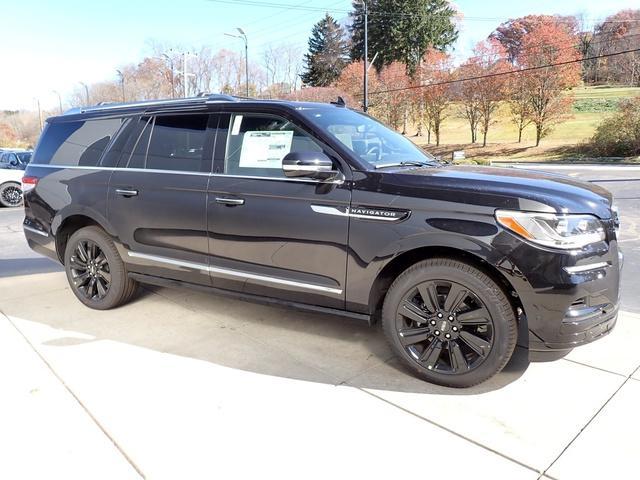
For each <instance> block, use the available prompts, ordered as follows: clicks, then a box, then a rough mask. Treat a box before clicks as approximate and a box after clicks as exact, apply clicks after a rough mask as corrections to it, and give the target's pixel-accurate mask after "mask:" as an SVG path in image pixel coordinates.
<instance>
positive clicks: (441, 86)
mask: <svg viewBox="0 0 640 480" xmlns="http://www.w3.org/2000/svg"><path fill="white" fill-rule="evenodd" d="M450 80H452V75H451V59H450V57H449V55H447V54H446V53H443V52H439V51H437V50H434V49H431V50H429V51H428V52H427V53H426V55H425V56H424V57H423V59H422V61H421V62H420V64H419V66H418V70H417V71H416V75H415V76H414V82H416V85H415V86H416V88H413V89H411V90H409V93H410V94H411V97H410V98H411V103H412V105H413V108H412V110H413V112H414V114H413V116H414V121H417V123H418V128H419V129H421V128H422V126H423V125H424V127H426V128H427V135H428V137H427V142H430V141H431V133H433V135H434V136H435V138H436V145H440V131H441V127H442V122H443V121H444V120H445V119H446V118H447V109H448V107H449V104H450V102H451V100H452V95H453V92H452V88H451V83H449V82H450Z"/></svg>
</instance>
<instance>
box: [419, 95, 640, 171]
mask: <svg viewBox="0 0 640 480" xmlns="http://www.w3.org/2000/svg"><path fill="white" fill-rule="evenodd" d="M568 95H571V96H572V97H573V99H574V104H573V108H572V111H571V113H570V114H569V115H568V117H567V119H566V120H565V121H563V122H562V123H560V124H558V125H556V126H555V127H554V129H553V132H552V133H551V134H550V135H549V136H547V137H546V138H544V139H542V142H541V145H540V146H539V147H534V144H535V131H534V127H533V126H528V127H527V128H526V129H525V131H524V133H523V139H522V143H518V142H517V140H518V132H517V129H516V127H515V125H513V123H511V122H510V119H509V110H508V107H507V105H504V106H501V108H500V110H499V111H498V113H497V115H496V117H495V119H496V122H495V124H493V125H492V126H491V128H490V129H489V135H488V137H487V142H488V145H487V147H486V148H482V147H481V146H480V145H478V144H476V145H471V144H470V143H469V142H470V139H471V134H470V132H469V126H468V124H467V122H466V121H465V120H463V119H461V118H457V117H456V112H455V107H452V108H451V111H450V112H449V116H448V118H447V119H446V120H445V121H444V123H443V125H442V134H441V138H440V147H438V148H436V147H435V146H433V145H427V144H426V143H427V139H426V137H412V140H413V141H414V142H416V143H418V144H419V145H423V146H424V147H425V148H426V149H427V150H428V151H430V152H432V153H434V154H437V155H443V156H448V155H450V152H451V151H453V150H465V152H466V156H467V158H472V159H474V160H478V161H483V162H484V161H488V160H492V161H510V160H516V161H526V160H532V161H543V160H563V159H569V158H572V159H573V158H581V157H583V156H584V154H583V153H581V149H580V146H581V145H583V144H584V143H585V142H586V141H588V140H589V139H590V138H591V136H592V135H593V134H594V132H595V131H596V128H597V126H598V125H599V124H600V122H601V121H602V120H603V119H604V118H606V117H607V116H610V115H611V114H612V113H614V112H615V111H616V110H617V106H618V103H619V102H620V101H621V100H623V99H625V98H631V97H634V96H640V88H638V87H607V86H597V87H580V88H575V89H573V90H571V91H570V92H568ZM413 133H414V131H411V130H410V131H409V135H412V134H413ZM432 140H433V139H432Z"/></svg>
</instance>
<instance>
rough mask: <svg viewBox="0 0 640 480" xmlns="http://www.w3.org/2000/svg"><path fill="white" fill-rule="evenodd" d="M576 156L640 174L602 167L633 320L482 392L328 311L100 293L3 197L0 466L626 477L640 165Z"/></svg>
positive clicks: (519, 361) (636, 393)
mask: <svg viewBox="0 0 640 480" xmlns="http://www.w3.org/2000/svg"><path fill="white" fill-rule="evenodd" d="M563 173H570V174H572V175H574V176H578V177H580V178H585V179H596V180H616V179H619V178H621V179H623V180H625V181H610V182H603V183H602V185H603V186H605V187H607V188H609V189H611V190H612V191H614V193H615V194H616V197H617V199H618V200H617V203H618V204H619V206H620V211H621V216H622V222H623V228H622V233H621V244H622V245H623V250H624V252H625V254H626V262H625V270H624V274H623V300H622V309H623V313H622V314H621V316H620V319H619V322H618V325H617V327H616V329H615V330H614V331H613V333H612V334H611V335H609V336H608V337H606V338H604V339H602V340H600V341H598V342H596V343H594V344H592V345H588V346H585V347H581V348H579V349H576V350H574V351H573V352H571V353H570V354H569V355H568V356H566V357H564V358H561V359H558V360H556V361H553V362H532V361H530V359H529V356H528V353H527V352H526V350H524V349H518V350H517V352H516V355H515V356H514V358H513V360H512V361H511V363H510V364H509V365H508V366H507V368H506V369H505V371H504V372H502V373H501V374H500V375H498V376H497V377H495V378H494V379H493V380H491V381H490V382H488V383H487V384H484V385H481V386H479V387H476V388H474V389H469V390H453V389H446V388H442V387H437V386H433V385H430V384H426V383H423V382H421V381H418V380H416V379H415V378H413V377H411V376H410V375H408V374H407V373H406V372H405V371H404V370H403V369H402V367H401V366H400V365H399V363H398V362H397V361H396V360H395V359H394V358H393V357H392V355H391V352H390V350H389V349H388V347H387V346H386V344H385V343H384V340H383V339H382V335H381V333H380V332H378V331H377V329H375V328H374V329H369V328H367V327H363V326H361V325H359V324H355V323H350V322H348V321H344V320H342V319H339V318H334V317H330V316H324V315H314V314H309V313H300V312H297V311H291V310H287V309H283V308H276V307H266V306H261V305H255V304H251V303H246V302H241V301H238V300H232V299H228V298H222V297H217V296H213V295H208V294H203V293H198V292H192V291H188V290H169V289H161V288H146V289H144V290H143V291H142V292H141V294H140V295H139V296H138V297H137V299H136V300H135V301H134V302H133V303H131V304H130V305H127V306H125V307H122V308H119V309H116V310H113V311H108V312H96V311H92V310H89V309H87V308H85V307H84V306H83V305H81V304H80V303H79V302H77V301H76V300H75V297H74V296H73V294H72V293H71V291H70V290H69V289H68V287H67V284H66V279H65V277H64V273H63V272H62V271H61V269H60V267H58V266H57V265H56V264H55V263H53V262H50V261H49V260H46V259H43V258H40V257H38V256H37V255H35V254H33V253H32V252H31V251H30V250H28V248H27V247H26V244H25V242H24V238H23V236H22V232H21V229H20V223H21V213H20V212H19V211H17V210H0V312H1V314H0V365H2V368H0V389H2V391H3V392H4V394H3V395H2V396H0V426H2V428H0V452H2V454H1V455H2V457H3V460H2V462H0V477H2V478H12V479H13V478H42V477H47V478H50V477H52V476H54V477H56V478H58V477H59V478H109V479H113V478H118V479H119V478H136V477H141V476H142V477H147V478H192V477H202V476H205V475H206V476H208V477H214V478H215V477H216V476H218V477H221V478H247V477H249V476H250V475H256V476H257V475H260V476H267V477H270V476H273V475H274V474H276V473H277V474H278V476H279V477H281V478H289V477H293V476H294V475H295V476H304V477H305V478H323V479H325V478H344V477H347V476H348V475H351V476H353V477H354V478H361V477H365V476H367V477H370V478H382V477H390V476H392V475H393V476H394V477H396V476H398V475H403V474H409V475H415V474H416V472H420V471H423V472H424V474H425V475H428V474H431V475H434V474H435V475H439V474H445V473H447V474H451V475H453V476H454V478H457V477H461V476H463V475H466V474H469V475H473V476H474V477H475V478H492V479H494V478H510V479H512V478H513V479H517V478H526V479H535V478H544V477H542V475H546V476H548V477H549V478H556V479H562V480H563V479H585V478H594V479H595V478H598V479H600V478H603V477H605V476H607V477H608V476H615V475H620V476H624V477H628V476H629V473H630V472H633V471H635V469H636V459H637V457H638V453H640V448H639V447H638V446H637V445H638V444H637V441H636V440H635V438H636V434H637V431H638V430H639V429H640V416H639V415H638V413H637V405H638V404H639V403H640V370H638V368H639V366H640V349H638V348H637V339H638V338H639V336H640V298H637V295H636V294H635V292H637V291H638V284H639V283H640V282H639V280H638V278H639V277H638V273H640V272H638V271H637V269H638V268H639V267H638V262H637V258H638V255H640V238H639V237H640V233H638V230H637V228H636V226H637V225H638V219H639V218H640V213H638V212H640V208H639V207H640V194H637V193H636V191H637V187H638V185H640V182H634V181H633V178H636V177H637V178H640V171H638V172H633V175H634V176H633V178H632V177H630V176H628V175H630V174H631V170H628V171H623V172H609V171H605V170H599V171H595V173H596V174H598V176H596V177H594V176H593V175H594V172H593V171H590V170H578V171H569V172H563ZM34 459H37V460H38V461H34ZM416 460H418V462H416ZM54 473H55V475H54Z"/></svg>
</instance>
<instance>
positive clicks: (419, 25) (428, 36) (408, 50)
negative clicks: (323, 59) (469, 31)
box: [350, 0, 458, 76]
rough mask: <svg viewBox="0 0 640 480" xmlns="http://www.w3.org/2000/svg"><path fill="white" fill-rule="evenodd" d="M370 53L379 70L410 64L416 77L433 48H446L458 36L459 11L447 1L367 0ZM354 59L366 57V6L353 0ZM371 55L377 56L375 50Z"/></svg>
mask: <svg viewBox="0 0 640 480" xmlns="http://www.w3.org/2000/svg"><path fill="white" fill-rule="evenodd" d="M367 7H368V10H369V24H368V27H369V52H376V53H377V54H378V55H377V57H376V61H375V63H374V64H375V67H376V69H378V70H380V69H381V68H382V67H384V66H386V65H390V64H392V63H393V62H401V63H404V64H405V65H407V69H408V72H409V75H410V76H413V75H414V73H415V71H416V69H417V68H418V64H419V63H420V59H422V57H423V56H424V55H425V54H426V53H427V51H428V50H429V49H430V48H435V49H437V50H440V51H444V50H445V49H446V48H447V47H449V46H451V45H453V43H455V41H456V40H457V39H458V30H457V27H456V18H457V15H458V13H457V12H456V10H455V9H454V8H453V6H452V5H451V4H450V2H449V1H447V0H367ZM350 16H351V19H352V23H351V27H350V31H351V58H352V60H362V59H363V58H364V36H363V32H364V7H363V2H362V0H354V2H353V11H352V12H351V14H350ZM372 55H374V54H373V53H372Z"/></svg>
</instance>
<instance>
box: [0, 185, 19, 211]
mask: <svg viewBox="0 0 640 480" xmlns="http://www.w3.org/2000/svg"><path fill="white" fill-rule="evenodd" d="M0 205H2V206H3V207H19V206H21V205H22V186H21V185H20V184H19V183H18V182H6V183H3V184H2V185H0Z"/></svg>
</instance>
